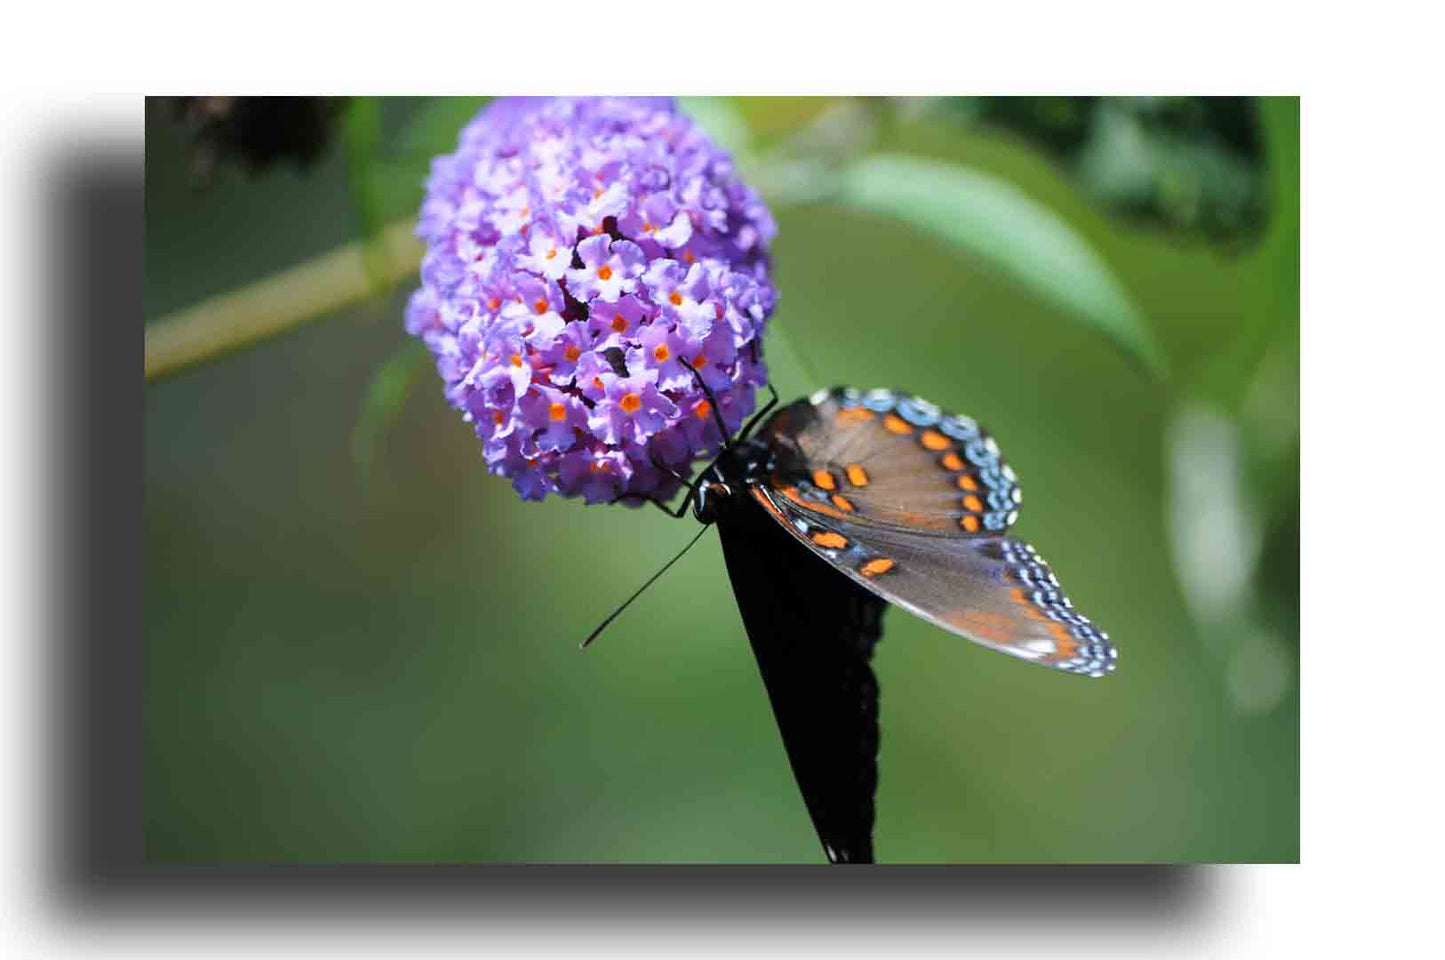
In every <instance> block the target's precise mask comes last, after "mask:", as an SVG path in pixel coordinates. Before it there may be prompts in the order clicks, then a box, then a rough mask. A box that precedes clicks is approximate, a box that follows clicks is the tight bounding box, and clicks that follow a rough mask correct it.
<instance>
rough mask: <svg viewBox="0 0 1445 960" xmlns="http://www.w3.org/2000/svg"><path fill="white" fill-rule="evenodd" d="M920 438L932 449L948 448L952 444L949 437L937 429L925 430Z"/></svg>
mask: <svg viewBox="0 0 1445 960" xmlns="http://www.w3.org/2000/svg"><path fill="white" fill-rule="evenodd" d="M918 439H919V441H920V442H921V443H922V444H923V445H924V446H925V447H927V448H928V449H930V450H947V449H948V448H949V447H950V446H952V443H951V442H950V441H949V439H948V438H947V437H945V436H944V435H943V434H941V433H939V432H938V431H937V430H925V431H923V433H922V434H920V435H919V437H918Z"/></svg>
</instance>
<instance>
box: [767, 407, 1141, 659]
mask: <svg viewBox="0 0 1445 960" xmlns="http://www.w3.org/2000/svg"><path fill="white" fill-rule="evenodd" d="M764 439H765V441H766V442H767V443H768V444H769V447H770V449H771V450H772V451H773V452H774V461H775V469H774V472H773V474H772V476H771V477H770V478H768V479H767V480H766V481H765V482H763V483H760V484H757V485H755V486H753V487H751V488H750V492H751V493H752V495H753V497H754V499H756V500H757V501H758V502H759V504H760V505H762V506H763V507H764V511H765V513H767V514H768V515H770V516H772V517H773V519H774V520H775V521H776V522H777V524H778V525H780V526H781V527H783V528H784V529H785V530H786V531H787V532H788V533H789V534H790V535H791V537H792V538H793V539H794V540H795V541H796V542H799V543H802V544H803V545H804V546H806V547H807V549H809V550H810V551H812V553H813V554H814V555H816V556H818V557H821V558H822V559H823V560H824V561H826V562H827V563H828V564H829V565H830V566H832V567H833V568H834V569H836V570H838V571H840V572H842V573H843V574H845V575H846V576H848V577H849V578H850V579H852V580H853V581H854V582H855V583H857V584H858V585H860V586H862V587H864V588H865V589H867V590H869V591H872V592H873V593H876V594H877V595H879V596H881V597H883V598H884V599H885V600H887V601H888V602H890V603H894V604H897V605H898V606H901V607H903V608H904V609H907V610H908V611H910V612H912V613H914V614H916V615H917V616H920V617H923V618H924V619H926V620H929V621H931V622H933V623H935V624H937V625H938V626H940V627H943V628H944V629H945V630H949V631H951V632H953V633H956V634H958V635H960V636H963V637H966V638H968V639H970V640H973V641H974V642H976V643H979V644H982V645H983V646H986V647H989V648H991V649H994V650H998V651H1001V652H1003V653H1008V654H1010V655H1012V656H1016V657H1020V658H1022V659H1025V660H1029V661H1032V662H1035V663H1039V664H1043V665H1045V666H1050V667H1054V668H1056V669H1060V670H1064V671H1067V672H1070V673H1082V674H1087V675H1090V676H1102V675H1103V674H1104V673H1107V672H1109V671H1111V670H1112V669H1113V668H1114V663H1115V660H1116V659H1117V656H1118V653H1117V651H1116V650H1115V648H1114V646H1113V645H1112V644H1111V643H1110V642H1109V639H1108V635H1107V634H1105V633H1103V632H1102V631H1100V630H1099V629H1098V628H1097V627H1096V626H1095V625H1094V624H1093V623H1092V622H1090V621H1089V619H1088V618H1087V617H1085V616H1083V615H1082V614H1080V613H1078V612H1077V611H1076V610H1074V608H1073V605H1072V603H1071V602H1070V601H1069V599H1068V597H1066V596H1065V595H1064V593H1063V591H1062V590H1061V589H1060V587H1059V583H1058V580H1057V579H1056V578H1055V577H1054V574H1053V571H1052V570H1051V569H1050V568H1049V566H1048V564H1047V563H1045V562H1044V561H1043V560H1042V559H1041V558H1040V557H1039V556H1038V554H1037V553H1035V552H1034V550H1033V548H1032V547H1030V546H1029V545H1028V544H1026V543H1023V542H1022V541H1020V540H1017V539H1015V538H1012V537H1008V536H1005V535H1004V533H1003V531H1005V530H1007V528H1008V527H1009V526H1011V525H1012V524H1013V522H1014V521H1015V520H1016V519H1017V516H1018V509H1017V505H1018V503H1019V502H1020V500H1021V499H1022V497H1021V494H1020V492H1019V488H1018V484H1017V480H1016V478H1015V477H1014V475H1013V471H1012V470H1011V469H1009V467H1008V466H1007V464H1005V463H1004V462H1003V460H1002V457H1001V456H1000V454H999V450H998V446H997V444H996V443H995V442H994V441H993V438H992V437H990V436H989V435H988V434H987V433H986V432H985V431H984V430H983V429H982V428H980V427H979V426H978V425H977V424H976V423H974V422H973V421H972V420H969V419H967V418H964V417H957V416H952V415H949V414H945V413H943V412H942V411H940V410H939V409H938V408H937V407H934V406H933V405H932V404H929V403H927V402H926V401H923V400H920V399H918V398H916V397H908V396H905V395H901V394H897V393H894V392H893V391H887V390H875V391H870V392H868V393H862V392H859V391H855V390H849V389H837V390H833V391H827V392H824V393H821V394H818V395H816V396H814V397H813V398H811V399H810V400H805V401H798V402H796V403H794V404H791V405H789V406H788V407H787V408H785V409H784V410H782V411H780V412H779V413H778V414H777V415H776V416H775V417H774V418H773V419H772V420H770V421H769V423H768V424H767V426H766V427H764Z"/></svg>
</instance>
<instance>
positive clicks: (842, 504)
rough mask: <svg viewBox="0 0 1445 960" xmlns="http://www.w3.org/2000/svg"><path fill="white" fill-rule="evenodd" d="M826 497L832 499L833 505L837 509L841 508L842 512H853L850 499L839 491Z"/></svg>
mask: <svg viewBox="0 0 1445 960" xmlns="http://www.w3.org/2000/svg"><path fill="white" fill-rule="evenodd" d="M828 499H830V500H832V501H833V506H835V507H837V508H838V509H839V510H842V511H843V512H844V513H852V512H853V509H854V507H853V503H852V501H850V500H849V499H848V498H847V497H845V496H843V495H842V494H841V493H835V494H833V496H831V497H829V498H828Z"/></svg>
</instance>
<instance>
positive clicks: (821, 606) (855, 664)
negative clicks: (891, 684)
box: [718, 497, 885, 863]
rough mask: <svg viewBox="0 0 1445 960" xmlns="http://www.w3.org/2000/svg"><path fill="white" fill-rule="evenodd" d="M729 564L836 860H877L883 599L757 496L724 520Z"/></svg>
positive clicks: (810, 803)
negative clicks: (874, 664) (804, 541)
mask: <svg viewBox="0 0 1445 960" xmlns="http://www.w3.org/2000/svg"><path fill="white" fill-rule="evenodd" d="M718 531H719V534H720V536H721V539H722V547H723V558H724V560H725V561H726V563H727V568H728V576H729V577H730V578H731V580H732V584H733V591H734V593H735V594H736V596H737V601H738V609H739V611H740V612H741V613H742V617H743V625H744V626H745V627H746V629H747V633H748V639H749V640H750V641H751V643H752V647H753V653H754V655H755V656H756V657H757V661H758V668H759V670H760V671H761V673H762V676H763V683H764V685H765V686H766V687H767V691H768V699H769V700H770V701H771V702H772V705H773V715H774V716H775V717H776V718H777V721H778V730H779V732H780V733H781V734H782V737H783V746H784V748H785V749H786V751H787V754H788V762H789V763H790V764H791V765H792V768H793V775H794V776H795V777H796V778H797V781H798V787H799V789H800V790H801V792H802V794H803V802H804V804H805V805H806V806H807V808H808V814H809V816H811V817H812V820H813V825H814V827H815V828H816V829H817V831H818V837H819V839H820V840H822V842H823V849H824V851H825V852H826V853H827V855H828V859H829V860H830V861H832V862H833V863H872V862H873V810H874V808H873V795H874V791H875V788H876V787H877V784H878V683H877V680H876V679H875V678H874V676H873V671H872V669H871V668H870V667H869V660H870V659H871V658H872V656H873V646H874V644H875V643H877V641H878V638H879V636H880V634H881V631H882V616H883V608H884V606H885V603H884V601H883V600H882V599H881V598H880V597H878V596H877V595H875V594H874V593H873V592H871V591H869V590H867V589H864V588H863V587H861V586H859V585H858V584H856V583H854V582H852V581H851V580H849V579H848V578H847V577H846V576H842V575H840V574H839V573H838V572H837V571H835V570H833V569H831V568H830V567H829V566H828V565H827V564H825V563H821V562H819V561H818V560H817V559H816V558H815V557H814V556H812V555H811V554H810V553H809V551H808V550H807V549H806V547H804V546H802V545H801V544H800V543H799V542H798V541H797V540H796V539H794V538H793V537H790V536H789V535H788V534H787V533H786V532H785V531H784V530H783V529H782V528H781V527H779V525H778V524H776V523H774V522H773V521H772V520H770V519H769V518H768V516H767V515H766V514H765V513H764V512H763V510H760V509H758V506H757V505H756V504H755V503H754V502H753V501H752V500H751V498H746V497H744V498H740V499H739V500H738V502H737V503H736V504H734V505H732V506H730V507H729V508H728V509H726V510H724V511H723V512H722V513H721V514H720V516H719V517H718Z"/></svg>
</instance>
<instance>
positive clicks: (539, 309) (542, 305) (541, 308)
mask: <svg viewBox="0 0 1445 960" xmlns="http://www.w3.org/2000/svg"><path fill="white" fill-rule="evenodd" d="M532 310H533V311H534V312H536V313H546V312H547V301H546V300H543V299H542V298H541V297H538V298H537V302H536V303H534V304H532Z"/></svg>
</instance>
